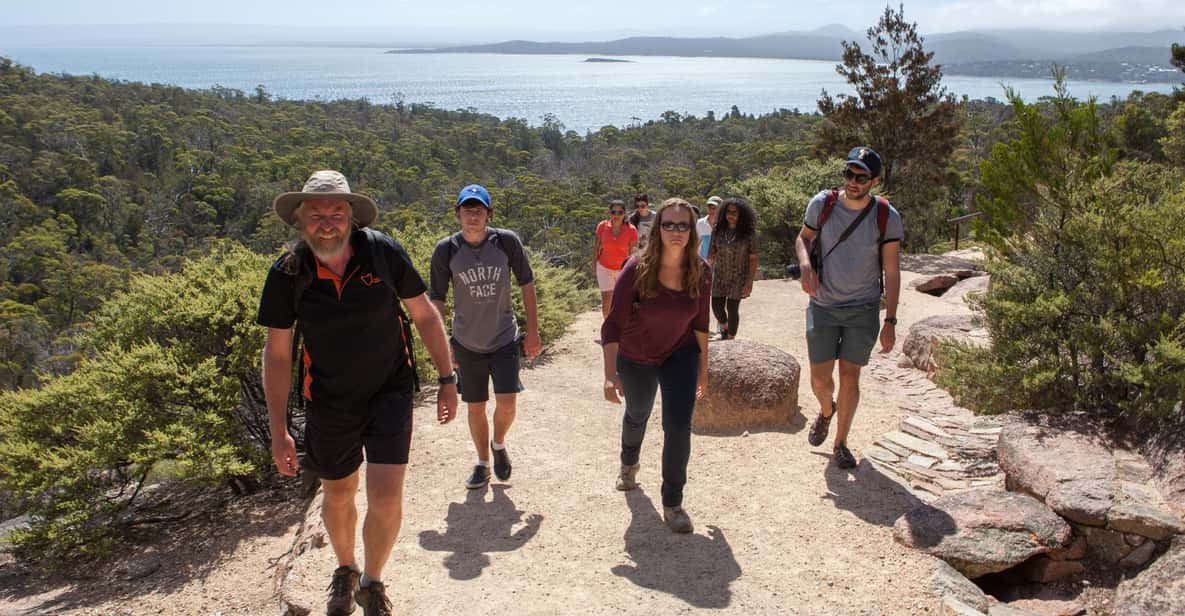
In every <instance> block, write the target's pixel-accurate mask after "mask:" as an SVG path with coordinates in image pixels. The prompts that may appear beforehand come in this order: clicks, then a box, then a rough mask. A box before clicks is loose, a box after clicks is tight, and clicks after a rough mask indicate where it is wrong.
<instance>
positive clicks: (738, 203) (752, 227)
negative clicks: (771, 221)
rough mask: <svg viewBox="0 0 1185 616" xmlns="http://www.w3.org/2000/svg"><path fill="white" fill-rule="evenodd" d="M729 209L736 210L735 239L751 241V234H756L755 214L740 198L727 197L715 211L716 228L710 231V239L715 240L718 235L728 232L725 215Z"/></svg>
mask: <svg viewBox="0 0 1185 616" xmlns="http://www.w3.org/2000/svg"><path fill="white" fill-rule="evenodd" d="M729 207H736V209H737V228H736V236H737V239H738V240H747V239H751V238H752V237H753V234H755V233H756V232H757V214H755V213H754V212H753V208H751V207H749V204H748V203H745V200H744V199H741V198H740V197H729V198H727V199H725V200H724V203H723V204H721V206H720V207H719V208H718V209H717V210H716V227H715V228H713V229H712V237H713V238H715V237H716V235H717V234H718V233H723V232H725V231H728V216H727V214H728V208H729Z"/></svg>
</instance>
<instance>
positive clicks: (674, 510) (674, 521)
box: [662, 507, 694, 533]
mask: <svg viewBox="0 0 1185 616" xmlns="http://www.w3.org/2000/svg"><path fill="white" fill-rule="evenodd" d="M662 521H663V522H666V523H667V528H670V529H671V530H672V531H674V532H677V533H689V532H691V531H692V530H694V528H693V527H692V525H691V517H690V516H688V515H687V512H686V511H684V510H683V508H682V507H663V508H662Z"/></svg>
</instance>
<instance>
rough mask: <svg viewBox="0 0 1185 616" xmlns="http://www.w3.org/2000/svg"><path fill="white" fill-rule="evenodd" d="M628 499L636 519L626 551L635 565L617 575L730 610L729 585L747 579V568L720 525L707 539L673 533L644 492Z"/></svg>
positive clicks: (621, 567) (632, 492)
mask: <svg viewBox="0 0 1185 616" xmlns="http://www.w3.org/2000/svg"><path fill="white" fill-rule="evenodd" d="M625 500H626V503H627V504H628V505H629V508H630V513H631V514H632V516H633V517H632V519H631V520H630V525H629V528H627V529H626V531H625V550H626V552H627V553H629V556H630V559H631V560H633V561H634V564H633V565H632V566H630V565H617V566H616V567H613V568H612V569H611V571H612V572H613V573H614V574H615V575H619V576H621V577H624V578H626V579H628V580H629V581H631V582H633V583H634V584H637V585H638V586H641V587H642V588H650V589H653V590H657V591H661V592H665V593H669V594H672V595H675V596H676V597H678V598H680V599H682V600H683V601H686V602H687V603H689V604H691V605H692V606H694V607H697V608H710V609H711V608H714V609H720V608H725V607H728V605H729V603H730V602H731V601H732V590H731V589H730V588H729V585H730V584H732V581H733V580H735V579H737V578H739V577H741V566H740V565H739V564H738V563H737V560H736V557H735V556H734V555H733V553H732V547H730V546H729V545H728V540H727V539H725V538H724V532H723V531H721V530H720V529H719V528H718V527H715V526H708V527H707V529H708V533H707V535H706V536H705V535H703V534H699V533H695V534H686V535H684V534H678V533H673V532H671V531H670V529H668V528H667V525H666V523H665V522H663V519H662V514H661V513H659V512H658V510H657V509H656V508H655V506H654V503H653V502H652V501H651V500H650V497H648V496H646V493H645V492H644V491H643V490H642V488H637V489H634V490H630V491H629V492H626V493H625ZM692 520H693V521H694V517H693V518H692Z"/></svg>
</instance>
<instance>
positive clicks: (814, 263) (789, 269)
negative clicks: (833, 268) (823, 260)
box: [786, 250, 823, 280]
mask: <svg viewBox="0 0 1185 616" xmlns="http://www.w3.org/2000/svg"><path fill="white" fill-rule="evenodd" d="M810 257H811V269H813V270H815V272H816V273H818V272H819V271H820V270H821V269H823V268H822V267H821V266H820V263H819V255H818V254H816V253H815V251H813V250H812V251H811V252H810ZM786 275H788V276H790V278H791V279H793V280H798V279H799V278H802V266H801V265H799V264H797V263H791V264H789V265H787V266H786Z"/></svg>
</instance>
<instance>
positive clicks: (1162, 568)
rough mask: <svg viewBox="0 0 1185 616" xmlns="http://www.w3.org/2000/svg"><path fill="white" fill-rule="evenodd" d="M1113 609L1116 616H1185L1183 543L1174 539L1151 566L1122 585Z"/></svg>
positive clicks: (1184, 548) (1118, 590)
mask: <svg viewBox="0 0 1185 616" xmlns="http://www.w3.org/2000/svg"><path fill="white" fill-rule="evenodd" d="M1112 607H1113V608H1114V613H1115V614H1116V615H1117V616H1160V615H1162V614H1185V539H1183V538H1182V537H1177V538H1176V539H1174V540H1173V543H1172V547H1170V548H1169V551H1168V552H1165V554H1164V555H1163V556H1161V557H1160V558H1158V559H1156V562H1155V563H1153V564H1152V566H1150V567H1148V568H1147V569H1145V570H1144V571H1143V572H1142V573H1140V574H1139V575H1137V576H1136V577H1134V578H1132V579H1130V580H1124V581H1123V582H1121V583H1120V584H1119V587H1118V588H1116V589H1115V600H1114V601H1113V602H1112Z"/></svg>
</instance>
